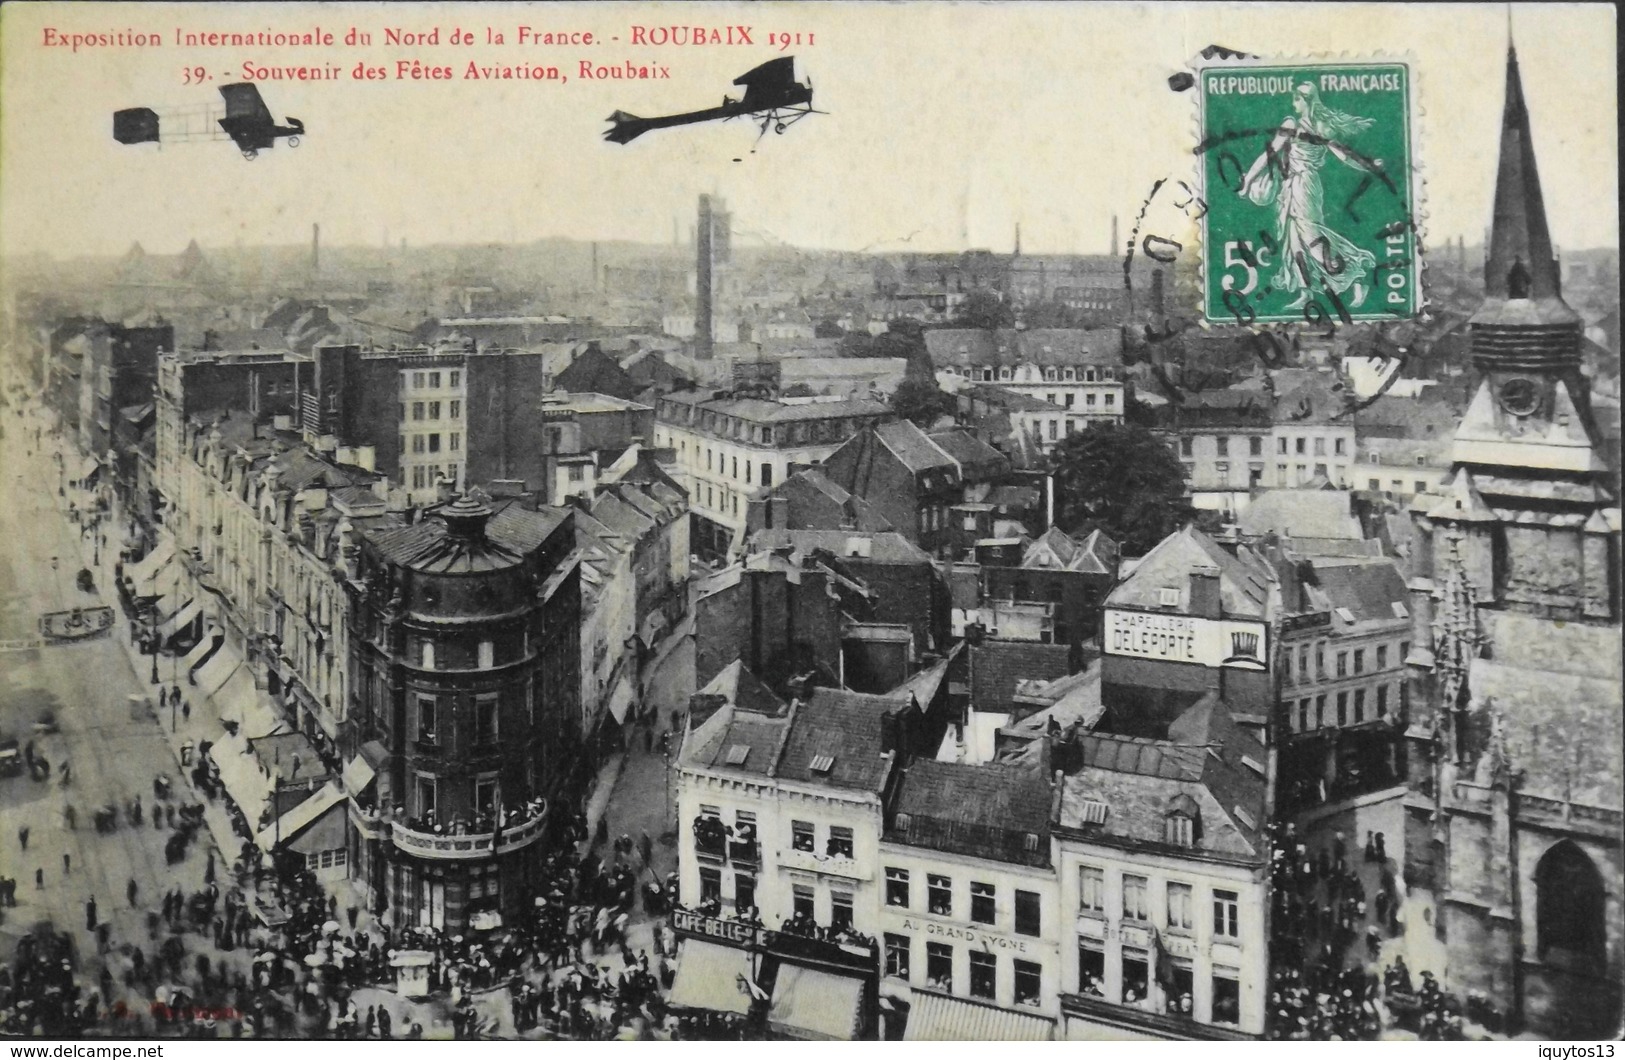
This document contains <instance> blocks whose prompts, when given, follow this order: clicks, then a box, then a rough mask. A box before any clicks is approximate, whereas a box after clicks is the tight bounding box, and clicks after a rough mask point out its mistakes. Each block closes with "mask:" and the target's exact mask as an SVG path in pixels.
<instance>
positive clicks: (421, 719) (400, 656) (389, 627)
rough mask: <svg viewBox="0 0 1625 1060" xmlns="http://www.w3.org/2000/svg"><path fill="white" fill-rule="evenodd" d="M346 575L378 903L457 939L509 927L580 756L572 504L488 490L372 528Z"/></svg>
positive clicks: (363, 862)
mask: <svg viewBox="0 0 1625 1060" xmlns="http://www.w3.org/2000/svg"><path fill="white" fill-rule="evenodd" d="M349 588H350V592H351V607H350V616H351V619H350V621H351V623H352V627H351V628H352V641H351V643H352V646H353V647H352V659H351V662H352V667H351V673H352V680H353V684H352V688H353V690H354V700H353V702H352V705H351V709H352V713H353V715H354V717H353V719H352V720H353V723H354V724H353V732H354V734H355V741H356V747H355V749H354V750H355V757H354V758H352V759H351V770H353V771H355V774H356V775H354V776H349V775H347V776H346V781H347V783H346V788H347V790H348V791H349V793H350V797H351V807H350V819H351V824H352V826H353V827H352V833H353V837H354V838H353V841H352V850H353V855H354V856H355V858H356V862H357V875H358V876H360V877H361V878H362V879H364V880H365V881H366V884H367V889H368V892H369V899H370V902H371V905H372V908H373V910H374V912H375V913H376V914H377V915H379V916H381V917H382V918H383V919H384V921H385V922H386V923H388V924H391V925H393V926H394V927H396V928H408V927H411V928H434V929H436V930H439V931H443V932H446V933H448V934H461V933H464V932H467V931H469V930H470V929H475V930H478V929H481V928H491V927H496V926H500V925H501V924H502V923H503V922H504V921H508V922H512V921H513V920H514V919H515V918H516V917H518V916H520V915H521V913H522V911H523V910H524V909H525V908H526V907H528V905H529V904H530V902H531V899H532V896H533V895H534V893H535V892H536V888H537V885H538V884H539V882H540V878H541V876H540V872H541V866H542V863H543V861H544V859H545V856H546V852H547V850H548V848H549V846H550V840H551V837H552V836H553V835H554V834H555V833H554V829H555V828H557V826H558V825H559V824H561V823H563V821H565V820H567V818H568V815H569V813H570V810H571V807H570V805H569V800H568V795H567V793H568V792H569V791H570V790H572V789H573V783H574V781H575V780H577V779H578V778H575V777H573V776H572V775H571V771H572V768H573V767H574V765H575V763H577V762H579V761H581V760H582V758H581V755H580V754H579V750H580V746H581V736H580V724H579V723H580V717H581V709H580V698H581V677H580V649H579V646H578V645H579V639H580V623H581V586H580V574H579V561H578V558H577V555H576V553H575V529H574V522H573V517H572V515H571V513H570V511H569V510H568V509H562V508H543V509H540V510H529V509H526V508H523V507H521V506H519V505H518V504H516V503H513V502H511V501H500V502H495V503H493V502H492V501H491V500H490V499H489V498H487V497H485V496H484V495H483V494H481V493H479V492H478V491H474V492H471V493H469V494H466V495H464V496H462V497H459V498H458V499H456V500H454V501H452V502H451V503H449V504H443V505H440V506H438V507H436V508H432V509H428V510H426V511H424V512H422V513H421V515H420V516H419V518H418V519H417V520H416V521H415V522H411V523H410V524H399V523H397V524H393V525H380V526H374V527H368V528H366V529H365V530H364V531H363V534H362V539H361V544H360V548H359V554H358V555H357V556H356V557H355V561H354V574H353V576H352V577H351V578H350V580H349ZM349 772H350V771H347V773H349ZM367 774H371V775H370V776H369V775H367Z"/></svg>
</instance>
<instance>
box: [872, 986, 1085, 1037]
mask: <svg viewBox="0 0 1625 1060" xmlns="http://www.w3.org/2000/svg"><path fill="white" fill-rule="evenodd" d="M1054 1037H1055V1021H1054V1020H1050V1019H1045V1018H1044V1017H1043V1016H1038V1015H1031V1014H1028V1013H1025V1012H1012V1011H1011V1010H1010V1009H1007V1008H999V1007H998V1006H996V1005H984V1004H980V1003H978V1002H975V1001H967V1000H965V999H963V998H957V997H949V996H947V995H946V994H934V993H931V992H930V991H927V990H921V989H920V988H919V987H915V988H914V1005H913V1007H912V1008H911V1009H909V1013H908V1029H907V1030H906V1031H904V1032H903V1040H904V1041H905V1042H1047V1041H1050V1040H1052V1039H1053V1038H1054Z"/></svg>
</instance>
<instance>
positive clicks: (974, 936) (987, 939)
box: [903, 918, 1027, 953]
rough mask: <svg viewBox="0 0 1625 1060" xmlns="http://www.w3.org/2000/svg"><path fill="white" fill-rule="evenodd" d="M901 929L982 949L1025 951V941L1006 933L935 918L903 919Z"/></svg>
mask: <svg viewBox="0 0 1625 1060" xmlns="http://www.w3.org/2000/svg"><path fill="white" fill-rule="evenodd" d="M903 930H904V931H915V932H920V933H921V934H925V935H930V936H933V937H936V938H946V939H959V940H960V941H962V942H969V943H971V944H973V945H978V946H981V947H982V949H984V950H1008V951H1011V952H1013V953H1026V952H1027V943H1026V941H1025V940H1023V939H1013V938H1010V937H1009V936H1007V935H995V934H992V933H991V932H987V931H977V930H975V929H973V928H966V927H959V926H958V925H955V924H942V923H938V922H937V921H935V920H923V921H922V920H915V919H913V918H909V919H905V920H904V921H903Z"/></svg>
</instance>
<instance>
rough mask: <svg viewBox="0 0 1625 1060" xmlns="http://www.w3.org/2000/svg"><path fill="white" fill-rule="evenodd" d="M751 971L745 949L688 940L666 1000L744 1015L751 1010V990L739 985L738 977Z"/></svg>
mask: <svg viewBox="0 0 1625 1060" xmlns="http://www.w3.org/2000/svg"><path fill="white" fill-rule="evenodd" d="M750 974H751V973H750V954H749V953H748V952H746V951H745V950H736V949H734V948H733V947H732V946H718V945H716V944H714V943H710V942H701V941H699V940H698V939H689V940H688V941H686V942H684V943H683V952H682V953H681V954H680V955H678V958H677V977H676V979H674V980H673V981H672V984H671V996H670V997H669V998H667V1000H666V1003H667V1004H668V1005H670V1006H672V1007H673V1008H697V1009H705V1010H707V1011H710V1012H731V1013H733V1014H734V1015H736V1016H743V1015H745V1014H746V1013H748V1012H749V1011H750V993H749V991H748V990H742V989H741V988H740V986H739V977H740V976H741V975H743V976H744V977H745V978H747V979H748V978H750Z"/></svg>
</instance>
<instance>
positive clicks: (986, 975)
mask: <svg viewBox="0 0 1625 1060" xmlns="http://www.w3.org/2000/svg"><path fill="white" fill-rule="evenodd" d="M997 989H998V958H997V957H995V956H993V954H991V953H983V952H982V951H980V950H972V951H971V954H970V993H971V997H979V998H985V999H986V1000H988V1001H991V1000H993V997H994V995H995V993H996V992H997Z"/></svg>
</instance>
